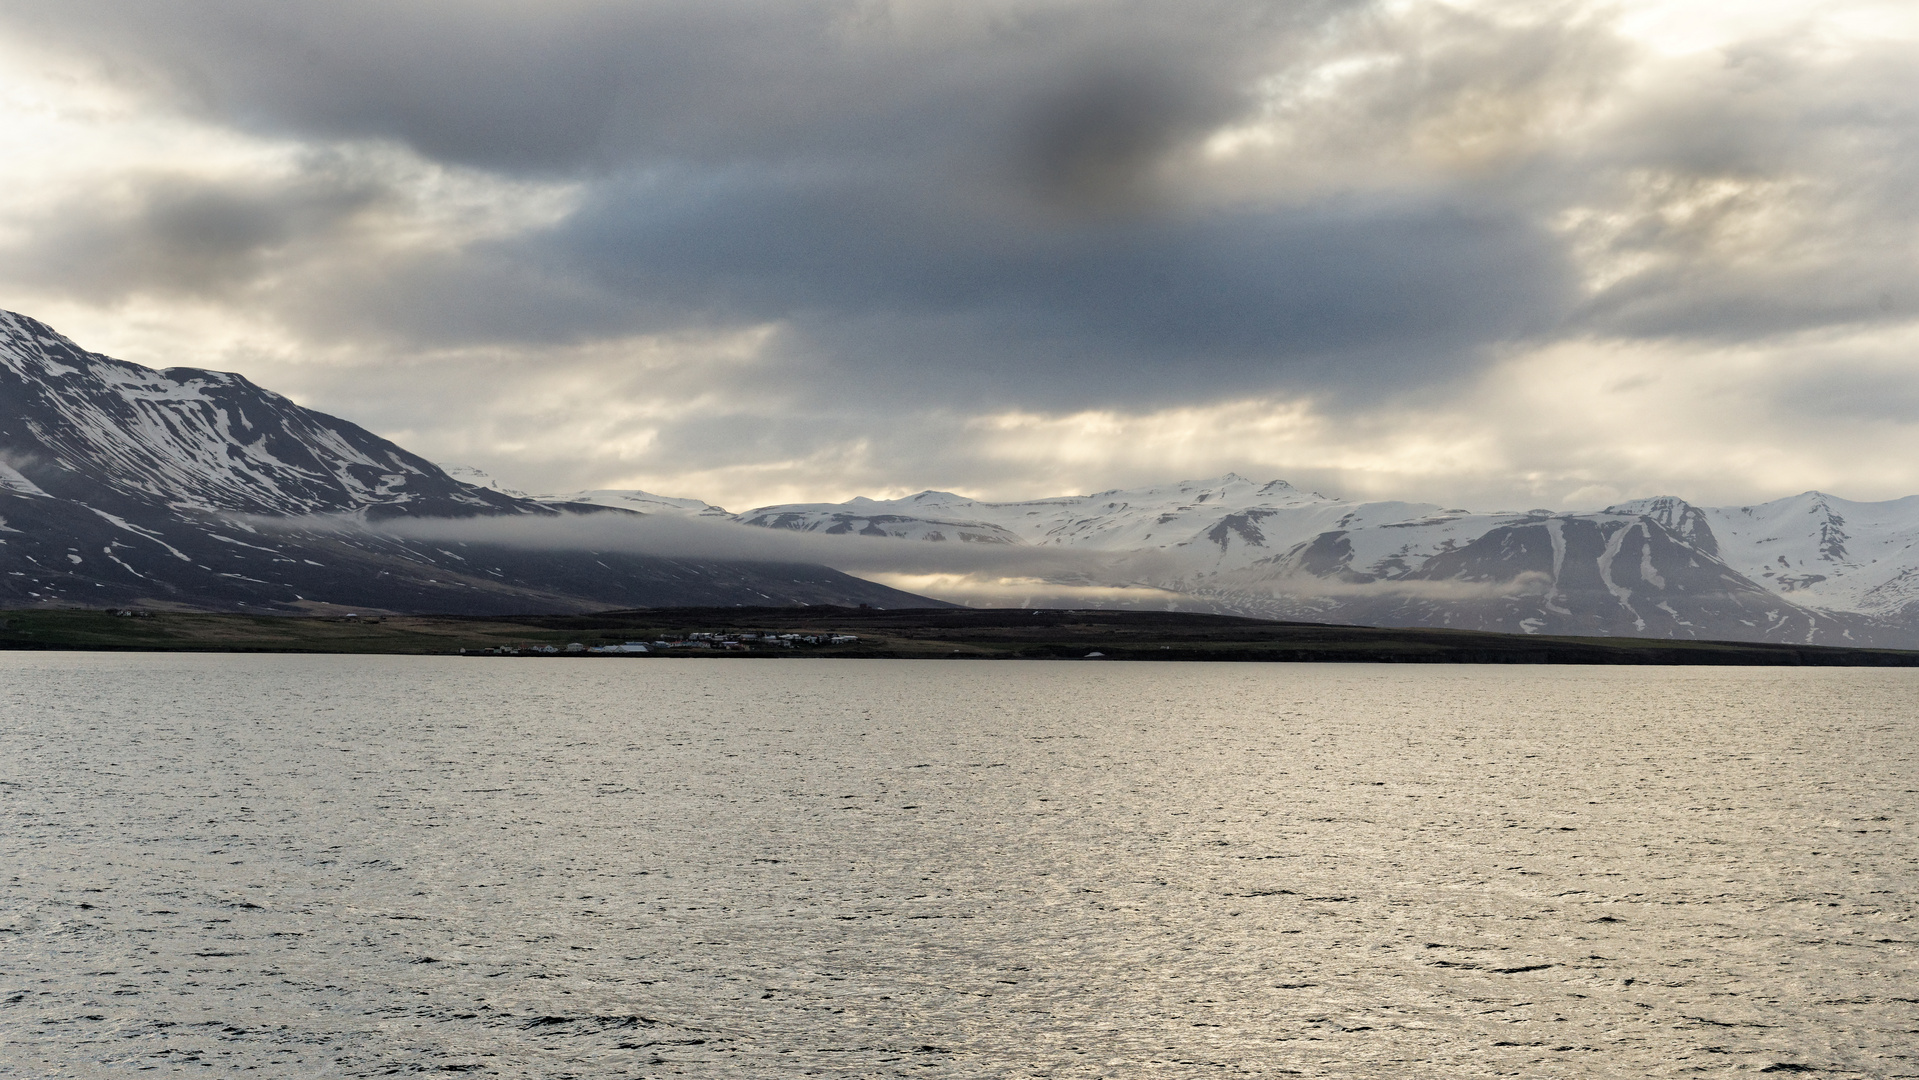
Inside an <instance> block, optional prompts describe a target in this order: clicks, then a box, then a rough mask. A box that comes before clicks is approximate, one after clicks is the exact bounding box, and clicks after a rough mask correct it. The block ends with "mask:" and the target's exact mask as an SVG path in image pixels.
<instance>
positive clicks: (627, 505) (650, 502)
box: [534, 488, 733, 519]
mask: <svg viewBox="0 0 1919 1080" xmlns="http://www.w3.org/2000/svg"><path fill="white" fill-rule="evenodd" d="M534 498H536V499H538V500H539V501H540V502H543V503H546V504H549V505H552V506H573V507H578V506H609V507H612V508H613V509H615V510H631V511H633V512H634V513H636V514H673V515H677V516H680V517H703V518H725V519H730V518H732V516H733V515H732V514H729V513H727V512H726V511H725V510H724V509H723V508H721V507H718V506H714V505H713V504H712V503H709V502H701V501H700V500H698V499H675V498H673V497H672V496H669V495H655V494H653V493H652V492H650V491H640V490H638V489H637V488H625V489H617V488H602V489H599V490H595V491H574V492H569V493H567V494H564V495H536V496H534Z"/></svg>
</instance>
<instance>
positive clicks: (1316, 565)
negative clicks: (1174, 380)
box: [739, 473, 1919, 646]
mask: <svg viewBox="0 0 1919 1080" xmlns="http://www.w3.org/2000/svg"><path fill="white" fill-rule="evenodd" d="M739 520H740V521H741V522H742V523H744V524H749V525H757V526H762V527H768V528H785V529H800V530H808V531H827V532H832V531H852V532H859V533H862V534H865V535H884V536H892V537H898V538H903V539H915V540H928V541H943V540H951V539H955V538H960V537H963V536H967V535H968V534H969V533H971V534H973V535H976V536H980V537H989V536H990V538H992V539H994V540H995V541H997V542H1003V543H1009V544H1027V545H1046V546H1058V547H1072V548H1081V549H1084V550H1087V551H1097V552H1118V551H1151V552H1155V553H1157V554H1159V555H1161V556H1163V558H1162V559H1161V560H1160V561H1159V562H1158V563H1157V564H1154V565H1157V566H1160V567H1163V568H1164V569H1161V570H1159V571H1158V572H1157V574H1156V575H1155V576H1153V577H1151V578H1149V579H1148V580H1145V581H1128V582H1120V581H1111V582H1101V583H1102V584H1112V585H1119V584H1134V585H1137V584H1146V585H1151V586H1154V587H1158V588H1162V589H1166V590H1169V591H1171V592H1175V593H1178V594H1181V595H1183V596H1184V597H1185V599H1184V600H1183V601H1177V602H1180V603H1184V604H1187V605H1188V606H1196V607H1207V608H1210V609H1213V610H1221V611H1230V612H1239V613H1244V614H1253V615H1262V616H1267V617H1275V618H1292V619H1301V618H1304V619H1320V620H1327V621H1335V622H1357V623H1366V624H1373V625H1385V626H1458V627H1465V628H1473V629H1483V630H1501V631H1507V632H1514V633H1553V634H1619V635H1637V636H1655V637H1688V638H1718V639H1731V640H1753V641H1790V642H1797V643H1830V644H1856V643H1864V642H1874V643H1878V644H1897V645H1901V646H1904V645H1915V646H1919V633H1916V632H1915V627H1919V619H1915V618H1914V615H1915V613H1919V498H1915V499H1906V500H1899V501H1898V502H1894V503H1873V504H1867V503H1848V502H1845V501H1843V500H1838V499H1834V498H1832V497H1831V496H1825V495H1820V494H1818V493H1808V494H1807V495H1803V496H1795V497H1794V498H1791V499H1782V500H1779V501H1778V502H1776V503H1768V504H1764V505H1762V506H1757V507H1738V508H1712V507H1707V508H1701V507H1695V506H1692V505H1691V504H1689V503H1686V502H1685V501H1683V500H1680V499H1676V498H1672V497H1662V498H1656V499H1644V500H1639V501H1637V502H1633V503H1626V504H1621V505H1619V506H1614V507H1608V508H1606V509H1605V510H1599V511H1593V512H1589V513H1565V514H1554V513H1550V512H1547V511H1530V512H1527V513H1521V514H1511V513H1503V514H1476V513H1469V512H1467V511H1464V510H1443V509H1441V508H1440V507H1438V506H1436V505H1432V504H1420V503H1404V502H1372V503H1349V502H1344V501H1341V500H1338V499H1331V498H1327V497H1326V496H1323V495H1319V494H1316V493H1312V492H1305V491H1301V490H1299V489H1297V488H1294V487H1292V486H1291V485H1288V484H1286V483H1285V482H1283V481H1271V482H1268V483H1263V484H1262V483H1256V482H1254V481H1251V480H1247V479H1245V478H1244V477H1240V476H1237V475H1234V474H1230V473H1229V474H1227V475H1226V476H1223V477H1219V478H1217V479H1213V480H1201V481H1187V482H1183V483H1179V484H1169V485H1160V486H1156V487H1149V488H1139V489H1131V490H1116V491H1108V492H1101V493H1099V494H1096V495H1086V496H1073V497H1067V498H1058V499H1039V500H1032V501H1029V502H1016V503H988V502H980V501H977V500H972V499H967V498H965V497H963V496H958V495H953V494H950V493H945V492H936V491H928V492H922V493H920V494H918V495H914V496H910V497H908V498H904V499H894V500H885V501H875V500H869V499H854V500H852V501H850V502H846V503H838V504H791V505H782V506H770V507H762V508H760V509H757V510H752V511H749V512H747V513H745V514H742V515H739ZM1134 565H1139V564H1134Z"/></svg>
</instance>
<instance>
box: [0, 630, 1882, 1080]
mask: <svg viewBox="0 0 1919 1080" xmlns="http://www.w3.org/2000/svg"><path fill="white" fill-rule="evenodd" d="M1916 691H1919V673H1915V672H1906V671H1861V670H1817V671H1794V670H1781V669H1770V670H1715V669H1697V668H1694V669H1688V668H1665V669H1640V670H1628V669H1607V668H1434V667H1418V668H1400V667H1384V666H1382V667H1372V666H1357V665H1352V666H1334V665H1328V666H1316V665H1250V664H1249V665H1227V664H1219V665H1200V664H1190V665H1181V664H1045V663H1024V664H1022V663H961V662H924V663H921V662H906V661H825V660H819V661H804V660H793V661H786V660H782V661H769V662H753V661H734V662H728V661H677V660H630V661H619V660H613V661H597V660H545V659H540V660H535V659H526V660H511V659H494V660H461V659H457V658H444V659H442V658H401V657H375V658H347V657H258V656H255V657H240V656H229V657H221V656H185V655H160V656H116V655H99V654H91V655H90V654H41V655H33V654H18V653H15V654H0V715H3V716H4V720H3V721H0V810H4V814H5V832H4V834H0V836H3V839H0V855H3V856H4V863H3V864H0V878H3V879H4V890H3V891H0V1039H4V1042H0V1073H5V1074H7V1075H22V1076H40V1075H45V1076H96V1075H117V1074H119V1073H121V1072H127V1073H132V1072H137V1071H142V1070H147V1071H151V1072H158V1073H162V1074H165V1073H189V1074H201V1075H224V1074H226V1073H229V1072H238V1071H242V1070H245V1069H255V1070H257V1071H258V1074H260V1075H270V1076H289V1077H291V1076H300V1077H307V1076H369V1075H386V1074H395V1073H402V1074H404V1073H416V1072H438V1071H446V1072H463V1073H467V1074H475V1075H502V1076H515V1077H520V1076H525V1077H621V1076H649V1077H651V1076H690V1077H751V1076H776V1075H777V1076H786V1075H795V1076H798V1075H826V1076H859V1077H869V1076H870V1077H891V1076H925V1077H1002V1076H1004V1077H1027V1076H1047V1077H1095V1076H1110V1077H1133V1076H1144V1075H1157V1076H1176V1077H1183V1076H1208V1077H1211V1076H1284V1075H1304V1076H1335V1077H1374V1076H1377V1077H1436V1076H1480V1075H1485V1076H1525V1077H1534V1076H1608V1077H1612V1076H1679V1075H1694V1074H1700V1073H1706V1074H1722V1073H1725V1074H1730V1073H1740V1072H1746V1073H1759V1072H1765V1071H1767V1070H1771V1071H1774V1072H1781V1073H1784V1072H1798V1071H1802V1070H1808V1069H1811V1070H1818V1071H1819V1074H1820V1075H1863V1076H1873V1077H1880V1076H1886V1077H1890V1076H1914V1075H1919V971H1916V970H1915V968H1916V965H1915V959H1914V948H1913V941H1914V935H1915V930H1916V929H1919V928H1915V926H1914V924H1913V922H1912V919H1913V915H1914V910H1915V905H1916V904H1919V901H1916V900H1915V893H1916V892H1919V861H1916V860H1919V852H1916V851H1915V848H1914V843H1913V842H1914V828H1913V826H1914V809H1915V806H1914V799H1915V789H1919V767H1916V763H1915V736H1916V735H1919V730H1916V728H1919V723H1916V722H1915V719H1914V709H1913V706H1914V703H1915V696H1916V695H1915V692H1916Z"/></svg>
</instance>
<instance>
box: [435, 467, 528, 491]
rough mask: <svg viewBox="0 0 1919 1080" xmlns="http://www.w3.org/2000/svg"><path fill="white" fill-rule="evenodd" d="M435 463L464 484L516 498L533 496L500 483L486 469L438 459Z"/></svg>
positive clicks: (441, 469) (442, 470)
mask: <svg viewBox="0 0 1919 1080" xmlns="http://www.w3.org/2000/svg"><path fill="white" fill-rule="evenodd" d="M434 464H436V465H438V466H439V467H440V471H441V472H444V473H446V474H447V475H448V476H450V477H452V478H453V479H455V480H458V481H459V482H460V483H462V484H471V485H473V486H474V487H477V488H485V489H487V490H488V491H497V492H499V493H500V494H502V495H511V496H512V497H513V498H516V499H530V498H532V496H531V495H528V494H527V493H526V492H524V491H520V490H518V489H517V488H510V487H507V486H506V485H505V484H502V483H500V482H499V481H498V480H496V479H494V477H493V474H491V473H489V472H487V471H486V470H484V469H481V468H477V467H475V466H472V465H459V464H455V463H453V462H449V461H438V462H435V463H434Z"/></svg>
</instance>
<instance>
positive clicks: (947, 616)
mask: <svg viewBox="0 0 1919 1080" xmlns="http://www.w3.org/2000/svg"><path fill="white" fill-rule="evenodd" d="M760 634H773V635H784V636H785V637H787V638H792V637H794V635H796V634H797V635H801V636H803V637H811V638H818V639H820V642H819V643H813V642H804V641H801V642H781V643H777V644H774V643H772V641H773V639H772V638H768V639H766V640H767V643H766V644H762V642H761V639H760V638H759V637H757V636H754V637H751V638H749V640H747V641H744V642H739V641H734V642H729V643H727V647H714V646H713V645H710V644H705V643H704V641H705V639H700V640H699V641H689V640H688V639H689V638H690V637H692V636H693V635H709V636H713V637H715V638H718V637H721V636H732V637H735V638H739V637H747V636H748V635H760ZM835 636H837V637H841V638H846V637H854V638H857V640H855V641H850V642H840V643H831V644H828V643H826V642H829V641H831V639H832V638H833V637H835ZM662 641H665V642H667V643H668V644H669V646H672V643H673V642H676V641H677V642H679V643H681V644H680V645H679V646H678V647H666V648H658V647H652V646H649V648H648V651H646V652H643V653H640V652H635V653H613V654H608V653H596V654H589V653H586V652H585V651H584V649H585V648H601V647H605V646H608V645H613V644H622V643H625V642H649V643H654V644H655V645H657V644H658V643H659V642H662ZM569 645H578V646H581V647H582V648H581V649H579V650H576V651H574V652H570V653H569V652H566V651H565V650H566V648H567V646H569ZM539 649H552V650H555V651H553V652H551V653H543V652H538V651H533V650H539ZM0 650H13V651H19V650H61V651H107V652H129V651H132V652H231V653H255V652H257V653H331V654H361V655H376V654H383V655H443V656H444V655H460V654H461V653H462V651H465V652H466V653H467V654H468V655H469V656H473V655H474V654H476V653H479V652H480V651H481V650H492V653H491V655H486V656H483V657H479V658H484V659H494V658H499V659H572V660H592V661H594V662H602V663H604V662H656V661H662V660H735V659H740V660H743V659H807V658H845V659H856V658H857V659H917V660H938V659H950V660H1054V661H1065V660H1071V661H1081V662H1091V661H1126V662H1140V661H1188V662H1202V663H1220V662H1226V663H1246V662H1278V663H1396V664H1408V663H1411V664H1422V663H1426V664H1431V663H1437V664H1583V665H1592V664H1605V665H1617V664H1636V665H1711V666H1728V665H1734V666H1779V667H1919V651H1910V650H1900V649H1880V648H1835V647H1829V646H1811V645H1791V644H1777V643H1758V642H1726V641H1688V640H1675V639H1667V638H1625V637H1534V636H1526V635H1518V634H1500V633H1492V632H1485V631H1474V630H1450V629H1429V628H1388V627H1361V626H1339V625H1329V624H1319V623H1282V622H1269V621H1265V620H1259V619H1248V618H1240V617H1236V616H1226V615H1203V614H1196V613H1189V612H1147V611H1105V610H1098V611H1071V610H1054V609H1045V610H1038V611H1034V610H1027V609H978V608H960V609H923V610H910V611H890V610H884V609H854V608H828V607H802V608H675V609H647V610H638V611H607V612H596V613H590V614H580V615H534V616H445V615H400V614H384V613H367V614H365V615H338V614H335V615H313V616H287V615H250V614H243V613H207V612H171V611H140V612H138V613H137V616H135V615H128V614H125V613H122V614H115V613H113V612H110V611H97V610H74V609H24V610H13V611H5V612H0Z"/></svg>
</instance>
